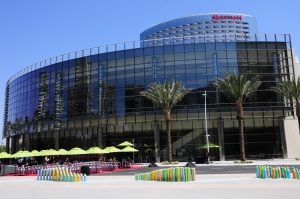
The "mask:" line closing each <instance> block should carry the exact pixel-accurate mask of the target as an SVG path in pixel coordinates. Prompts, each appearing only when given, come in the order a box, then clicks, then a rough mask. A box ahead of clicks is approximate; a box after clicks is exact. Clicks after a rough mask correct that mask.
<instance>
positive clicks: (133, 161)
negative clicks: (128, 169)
mask: <svg viewBox="0 0 300 199" xmlns="http://www.w3.org/2000/svg"><path fill="white" fill-rule="evenodd" d="M132 144H133V148H134V139H132ZM132 163H134V152H132Z"/></svg>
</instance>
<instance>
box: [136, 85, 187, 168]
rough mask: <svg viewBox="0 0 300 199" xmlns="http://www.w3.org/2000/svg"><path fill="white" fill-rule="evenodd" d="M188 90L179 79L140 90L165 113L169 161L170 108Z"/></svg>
mask: <svg viewBox="0 0 300 199" xmlns="http://www.w3.org/2000/svg"><path fill="white" fill-rule="evenodd" d="M189 92H190V89H187V88H185V87H184V86H182V85H181V83H180V82H179V81H176V82H175V81H165V82H164V83H163V84H159V83H156V82H155V83H152V84H151V85H150V87H149V89H148V90H147V91H142V92H140V95H142V96H144V97H146V98H148V99H149V100H151V101H152V102H153V103H154V104H156V105H158V106H160V107H161V108H162V109H163V111H164V113H165V121H166V130H167V139H168V140H167V145H168V160H169V162H172V139H171V110H172V108H173V107H174V105H175V104H177V103H178V102H179V101H180V100H181V99H182V98H183V97H184V96H185V95H186V94H187V93H189Z"/></svg>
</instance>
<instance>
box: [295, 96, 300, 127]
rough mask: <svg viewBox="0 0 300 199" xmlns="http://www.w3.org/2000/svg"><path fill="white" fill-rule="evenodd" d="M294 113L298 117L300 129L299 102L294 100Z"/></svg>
mask: <svg viewBox="0 0 300 199" xmlns="http://www.w3.org/2000/svg"><path fill="white" fill-rule="evenodd" d="M296 115H297V118H298V126H299V131H300V103H299V102H296Z"/></svg>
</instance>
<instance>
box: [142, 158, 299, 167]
mask: <svg viewBox="0 0 300 199" xmlns="http://www.w3.org/2000/svg"><path fill="white" fill-rule="evenodd" d="M251 161H252V163H234V161H233V160H232V161H213V162H212V163H211V164H196V166H199V167H210V166H248V165H252V166H256V165H300V160H296V159H265V160H251ZM194 163H195V162H194ZM186 164H187V162H179V163H178V164H174V165H172V164H168V165H164V164H162V163H156V165H157V166H159V167H174V166H175V167H176V166H179V167H181V166H185V165H186ZM148 165H149V163H142V164H141V166H148Z"/></svg>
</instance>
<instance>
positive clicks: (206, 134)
mask: <svg viewBox="0 0 300 199" xmlns="http://www.w3.org/2000/svg"><path fill="white" fill-rule="evenodd" d="M202 95H203V96H204V120H205V137H206V146H207V153H208V157H207V158H208V159H207V160H208V163H210V158H209V140H208V136H209V135H208V133H207V114H206V91H204V94H202Z"/></svg>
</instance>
